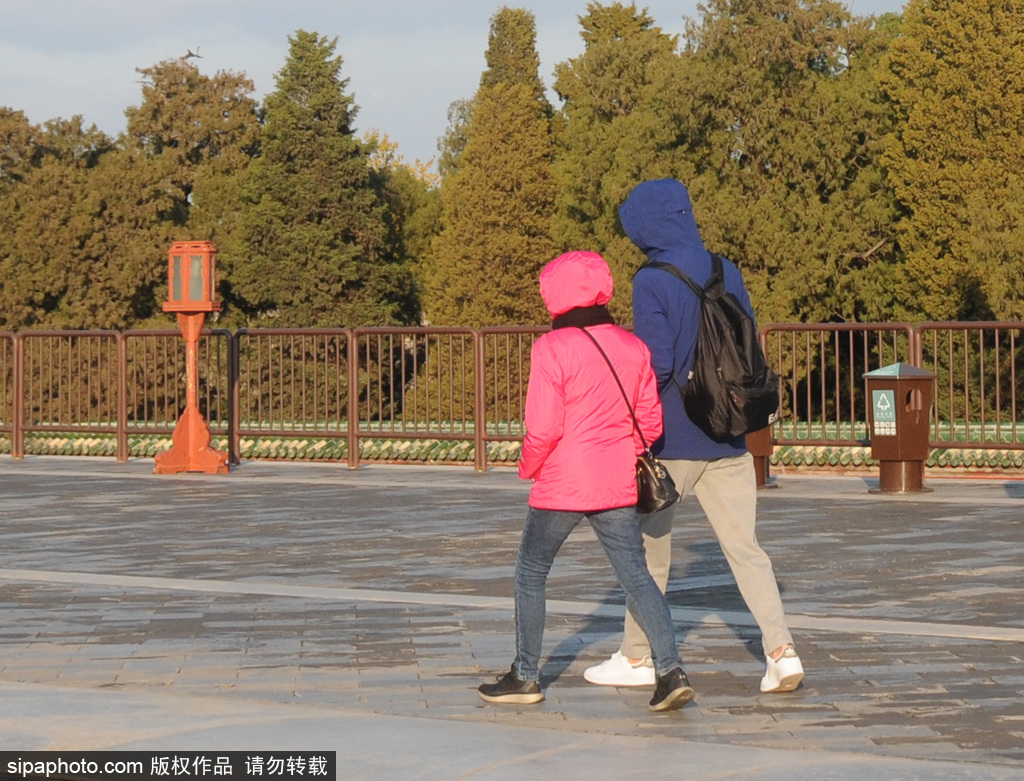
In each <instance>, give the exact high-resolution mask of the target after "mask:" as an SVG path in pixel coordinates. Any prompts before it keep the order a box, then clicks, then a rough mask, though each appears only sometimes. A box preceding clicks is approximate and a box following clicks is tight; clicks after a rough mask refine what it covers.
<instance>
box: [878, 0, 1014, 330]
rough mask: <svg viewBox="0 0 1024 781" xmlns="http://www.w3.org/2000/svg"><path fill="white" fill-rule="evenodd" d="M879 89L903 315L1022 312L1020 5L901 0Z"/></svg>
mask: <svg viewBox="0 0 1024 781" xmlns="http://www.w3.org/2000/svg"><path fill="white" fill-rule="evenodd" d="M903 17H904V21H903V25H902V28H901V30H900V35H899V37H898V38H896V40H894V41H893V44H892V47H891V51H890V53H889V59H888V71H887V73H886V75H885V77H884V87H885V90H886V92H887V94H888V95H889V97H890V98H891V100H892V102H893V104H894V106H895V107H896V112H897V117H898V120H899V122H898V125H897V128H896V130H895V132H894V133H893V134H892V137H891V146H890V148H889V150H888V154H887V156H886V159H885V163H886V165H887V166H888V168H889V177H890V180H891V181H892V183H893V186H894V188H895V190H896V194H897V196H898V197H899V200H900V203H901V204H902V206H903V207H904V209H905V210H906V213H905V216H904V217H903V219H901V221H900V224H899V229H900V239H901V241H902V245H903V249H904V251H905V253H906V256H907V263H906V271H905V274H903V276H902V278H901V280H900V285H899V292H900V298H901V301H902V306H903V310H904V313H905V315H906V316H908V317H912V318H923V319H933V320H972V319H988V318H991V317H996V318H1006V319H1020V318H1022V317H1024V182H1022V179H1021V170H1022V164H1024V146H1022V145H1021V142H1020V139H1021V137H1022V135H1024V9H1021V8H1020V7H1019V6H1018V5H1017V4H1014V3H1002V2H995V1H994V0H967V1H966V2H961V1H959V0H958V1H957V2H952V1H951V0H911V2H909V3H908V4H907V6H906V8H905V9H904V14H903Z"/></svg>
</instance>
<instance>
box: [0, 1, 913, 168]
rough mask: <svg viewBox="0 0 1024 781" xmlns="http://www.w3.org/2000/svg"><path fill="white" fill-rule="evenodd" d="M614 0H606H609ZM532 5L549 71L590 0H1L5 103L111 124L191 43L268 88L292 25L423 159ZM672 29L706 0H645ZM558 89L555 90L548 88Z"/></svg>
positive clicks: (48, 115)
mask: <svg viewBox="0 0 1024 781" xmlns="http://www.w3.org/2000/svg"><path fill="white" fill-rule="evenodd" d="M609 2H610V0H609ZM504 5H507V6H509V7H513V8H526V9H527V10H530V11H531V12H532V13H533V15H534V18H535V20H536V25H537V51H538V53H539V55H540V59H541V69H540V75H541V78H542V79H543V80H544V83H545V84H547V85H548V86H549V87H550V85H551V84H552V82H553V80H554V79H553V75H552V74H553V71H554V68H555V65H556V64H557V63H560V62H565V61H566V60H568V59H570V58H572V57H576V56H578V55H579V54H581V53H582V51H583V41H582V39H581V38H580V25H579V17H580V16H582V15H584V14H586V10H587V0H544V1H543V2H534V0H522V1H521V2H516V0H505V1H504V2H502V0H170V2H153V0H0V106H5V107H7V108H11V109H15V110H18V111H22V112H24V113H25V115H26V116H27V117H28V119H29V121H30V122H32V123H33V124H41V123H43V122H45V121H46V120H49V119H55V118H63V119H69V118H71V117H72V116H75V115H80V116H82V117H83V119H84V121H85V124H86V125H87V126H88V125H96V126H97V127H98V128H99V129H100V130H102V131H104V132H106V133H108V134H109V135H112V136H114V135H117V134H118V133H120V132H121V131H122V130H124V128H125V117H124V111H125V109H126V108H128V107H129V106H137V105H138V104H139V103H140V101H141V97H142V86H141V84H140V82H139V79H140V76H139V74H138V73H137V72H136V69H138V68H146V67H149V66H151V65H154V64H156V63H158V62H161V61H163V60H168V59H176V58H178V57H181V56H183V55H185V54H186V53H187V52H189V51H191V52H196V53H198V54H199V55H200V57H201V59H192V60H191V62H192V63H193V64H195V65H196V66H197V67H198V68H199V70H200V71H201V72H202V73H204V74H206V75H209V76H213V75H214V74H215V73H217V72H218V71H230V72H234V73H244V74H245V75H246V76H248V78H249V79H251V80H252V81H253V83H254V87H255V90H254V95H255V97H256V98H257V99H260V100H262V98H263V96H264V95H266V93H268V92H271V91H273V89H274V87H275V83H274V76H275V74H276V73H277V72H278V71H279V70H280V69H281V67H282V65H283V64H284V61H285V58H286V57H287V54H288V45H289V44H288V38H289V36H290V35H293V34H294V33H295V31H296V30H306V31H310V32H316V33H319V34H320V35H323V36H325V37H327V38H329V39H333V38H337V48H336V53H337V54H338V55H340V56H341V58H342V60H343V63H342V69H341V76H342V78H346V79H348V87H347V92H348V93H350V94H352V95H353V96H354V99H355V103H356V105H357V106H358V107H359V109H358V113H357V115H356V120H355V129H356V132H357V134H358V135H360V136H361V135H363V134H364V133H365V132H367V131H369V130H377V131H378V132H380V133H381V134H386V135H387V136H388V137H389V139H390V140H392V141H394V142H397V144H398V152H399V153H400V154H401V155H402V156H403V157H404V158H405V159H406V161H408V162H413V161H415V160H420V161H423V162H428V161H430V160H431V159H432V158H435V157H436V155H437V140H438V138H440V137H441V136H442V135H443V134H444V131H445V128H446V127H447V125H448V107H449V106H450V105H451V103H452V102H453V101H456V100H461V99H467V98H471V97H472V96H473V93H474V92H475V91H476V88H477V86H478V84H479V81H480V74H481V73H482V72H483V70H484V68H485V67H486V63H485V61H484V52H485V51H486V49H487V34H488V31H489V29H490V20H491V17H492V16H493V15H494V13H495V12H496V11H497V10H498V9H499V8H501V7H502V6H504ZM636 5H637V7H638V8H646V9H647V10H648V13H649V15H650V16H651V17H652V18H653V19H654V20H655V22H656V23H657V25H658V26H659V27H661V28H662V30H664V31H665V32H667V33H669V34H678V33H681V32H682V31H683V28H684V18H685V17H696V15H697V0H649V1H648V2H643V0H638V2H637V3H636ZM846 5H847V8H849V9H850V10H851V11H852V12H853V13H856V14H861V15H868V14H880V13H885V12H887V11H895V12H899V11H901V10H902V8H903V5H904V3H903V0H847V2H846ZM552 100H553V101H554V95H553V94H552Z"/></svg>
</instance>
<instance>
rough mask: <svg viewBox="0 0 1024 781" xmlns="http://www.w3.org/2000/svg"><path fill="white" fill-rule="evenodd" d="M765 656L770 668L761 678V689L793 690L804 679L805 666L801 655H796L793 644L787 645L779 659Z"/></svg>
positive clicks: (767, 690)
mask: <svg viewBox="0 0 1024 781" xmlns="http://www.w3.org/2000/svg"><path fill="white" fill-rule="evenodd" d="M765 658H766V659H767V660H768V668H767V669H766V670H765V672H764V678H762V679H761V691H763V692H791V691H793V690H794V689H795V688H796V687H797V686H799V685H800V681H802V680H803V679H804V666H803V665H802V664H800V657H799V656H797V655H796V649H794V648H793V646H791V645H790V646H787V647H786V650H785V651H783V652H782V656H780V657H779V658H778V659H772V658H771V657H770V656H767V657H765Z"/></svg>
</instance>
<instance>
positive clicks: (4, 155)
mask: <svg viewBox="0 0 1024 781" xmlns="http://www.w3.org/2000/svg"><path fill="white" fill-rule="evenodd" d="M38 132H39V130H38V128H36V127H35V126H34V125H32V124H31V123H30V122H29V121H28V119H27V118H26V117H25V114H24V112H21V111H15V110H14V109H10V108H7V107H6V106H0V194H3V193H4V192H6V191H8V190H10V188H12V187H14V186H15V185H16V184H18V183H19V182H21V181H22V180H23V179H24V178H25V176H26V175H27V174H28V172H29V171H30V170H31V169H32V167H33V166H34V165H37V164H38V162H39V160H38V149H37V147H36V144H35V136H36V134H37V133H38Z"/></svg>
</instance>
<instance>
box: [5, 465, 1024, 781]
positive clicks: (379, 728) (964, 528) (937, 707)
mask: <svg viewBox="0 0 1024 781" xmlns="http://www.w3.org/2000/svg"><path fill="white" fill-rule="evenodd" d="M152 469H153V461H152V460H151V459H137V460H133V461H130V462H128V463H127V464H118V463H115V462H114V461H112V460H110V459H104V458H65V457H57V456H52V457H51V456H47V457H29V458H27V459H25V460H23V461H17V460H12V459H9V458H7V457H3V458H0V519H2V522H0V703H2V706H0V749H3V750H16V751H29V750H58V749H61V750H77V751H81V750H101V749H104V750H120V749H146V750H182V751H184V750H199V749H204V750H218V751H228V750H254V749H255V750H258V749H263V750H266V749H267V748H274V747H276V748H278V749H281V750H285V749H287V750H292V751H298V750H318V751H337V752H338V754H337V755H338V766H339V772H338V777H339V778H345V779H486V780H487V781H495V780H497V779H522V778H528V777H538V778H549V777H553V776H556V775H558V776H561V777H562V778H564V779H575V778H641V777H643V778H656V779H663V778H664V779H674V778H687V779H718V778H753V777H755V776H756V777H757V778H759V779H783V778H786V779H797V780H799V779H815V781H826V780H827V779H854V778H858V779H860V778H863V777H868V778H885V779H964V778H970V779H985V780H988V779H1011V778H1012V779H1019V778H1022V777H1024V666H1022V658H1024V608H1022V607H1021V606H1022V604H1024V599H1022V597H1024V577H1022V575H1024V479H1021V480H1004V479H992V480H935V479H933V480H929V481H928V482H927V484H926V486H927V488H929V489H932V490H930V491H929V492H927V493H922V494H915V495H907V496H882V495H879V494H876V493H871V492H870V490H869V489H870V488H871V487H872V485H873V484H877V481H872V480H864V479H862V478H830V477H809V476H791V475H782V476H779V477H777V478H775V479H774V480H773V488H771V489H766V490H764V491H761V492H760V494H759V501H760V520H759V527H758V529H759V537H760V539H761V542H762V544H763V545H764V547H765V549H766V550H767V551H768V552H769V554H770V555H771V556H772V559H773V562H774V564H775V568H776V573H777V576H778V579H779V583H780V586H781V588H782V592H783V599H784V602H785V604H786V607H787V611H788V613H789V616H790V622H791V625H792V628H793V631H794V634H795V635H796V638H797V644H798V649H799V651H800V654H801V657H802V658H803V661H804V665H805V667H806V668H807V671H808V676H807V679H806V681H805V683H804V685H803V686H802V687H801V688H800V689H799V690H797V691H796V692H794V693H793V694H789V695H773V696H769V695H763V694H761V693H760V692H759V691H758V681H759V679H760V675H761V673H762V667H763V663H762V659H761V649H760V639H759V634H758V632H757V630H756V627H755V626H754V624H753V621H752V619H751V617H750V616H749V614H748V613H747V612H746V609H745V607H744V605H743V602H742V600H741V599H740V597H739V595H738V592H737V591H736V588H735V585H734V583H733V580H732V577H731V575H730V574H729V570H728V567H727V565H726V563H725V561H724V559H723V557H722V555H721V552H720V550H719V549H718V547H717V544H716V543H715V541H714V538H713V537H712V535H711V532H710V527H709V526H708V525H707V522H706V521H705V520H704V518H703V515H702V514H701V512H700V508H699V506H698V505H697V504H696V502H695V501H694V500H693V499H687V500H686V501H685V502H684V503H683V504H682V505H681V506H680V507H679V508H678V510H677V516H676V525H675V541H676V544H675V558H674V566H673V572H672V580H671V582H670V586H669V591H670V601H671V603H672V606H673V615H674V617H675V619H676V624H677V627H678V632H679V640H680V648H681V652H682V656H683V659H684V661H686V663H687V672H688V674H689V677H690V680H691V682H692V683H693V685H694V688H695V689H696V690H697V698H696V700H695V701H694V702H693V703H691V704H690V705H688V706H687V707H686V708H685V709H684V710H683V711H681V712H676V713H670V714H659V715H655V714H651V713H650V712H649V711H648V710H647V700H648V699H649V697H650V692H649V691H648V690H636V689H625V688H623V689H614V688H606V687H595V686H592V685H590V684H587V683H586V682H584V681H583V679H582V672H583V669H584V668H585V667H587V666H589V665H591V664H594V663H596V662H598V661H601V660H603V659H604V658H606V657H607V656H608V655H609V654H610V653H612V652H613V651H614V650H615V649H616V648H617V644H618V633H619V631H620V629H621V616H622V610H623V608H622V594H621V592H620V591H619V589H618V588H617V587H616V586H615V583H614V577H613V575H612V573H611V569H610V566H609V565H608V564H607V561H606V560H605V558H604V554H603V552H602V551H601V548H600V545H599V544H598V543H597V541H596V538H595V537H594V536H593V534H592V532H591V531H590V529H589V528H588V527H586V526H585V525H584V526H581V527H580V528H579V529H577V531H576V532H574V534H573V536H572V537H571V538H570V540H569V542H568V543H567V544H566V546H565V548H564V550H563V552H562V553H561V555H560V557H559V559H558V560H557V561H556V563H555V568H554V570H553V572H552V576H551V580H550V584H549V594H548V596H549V612H548V631H547V634H546V636H545V657H546V661H545V663H544V668H543V678H544V684H545V686H546V692H547V699H546V700H545V702H543V703H542V704H540V705H537V706H495V705H488V704H485V703H483V702H481V701H480V700H479V699H478V698H477V696H476V693H475V691H474V690H475V687H476V686H477V685H478V684H479V683H480V682H481V681H482V680H485V679H490V678H492V676H494V675H497V674H499V673H502V672H504V671H505V670H507V668H508V665H509V663H510V662H511V659H512V652H513V636H512V600H511V595H512V569H513V561H514V556H515V550H516V546H517V543H518V537H519V533H520V530H521V526H522V519H523V515H524V511H525V504H526V498H527V490H528V487H527V485H526V484H525V483H523V482H522V481H520V480H519V479H518V478H517V477H516V475H515V473H514V471H512V470H511V469H495V470H491V471H490V472H489V473H487V474H484V475H480V474H476V473H474V472H472V471H470V470H469V469H468V468H464V467H453V466H445V467H418V466H367V467H364V468H362V469H359V470H355V471H350V470H348V469H346V468H345V467H344V466H343V465H340V464H293V463H269V462H247V463H244V464H242V465H241V466H239V467H237V468H235V469H234V470H233V471H232V473H231V474H230V475H222V476H205V475H179V476H170V475H154V474H153V473H152ZM1021 477H1022V478H1024V475H1022V476H1021Z"/></svg>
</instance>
